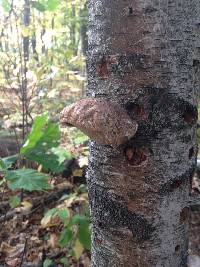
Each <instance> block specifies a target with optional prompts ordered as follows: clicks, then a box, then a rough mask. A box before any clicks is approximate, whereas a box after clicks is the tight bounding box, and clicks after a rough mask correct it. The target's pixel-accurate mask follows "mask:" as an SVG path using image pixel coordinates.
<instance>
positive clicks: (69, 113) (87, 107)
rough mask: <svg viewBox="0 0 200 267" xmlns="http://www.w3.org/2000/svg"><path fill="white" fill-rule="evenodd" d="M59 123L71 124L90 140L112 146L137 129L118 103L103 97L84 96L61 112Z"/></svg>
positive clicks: (134, 122)
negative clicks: (84, 97)
mask: <svg viewBox="0 0 200 267" xmlns="http://www.w3.org/2000/svg"><path fill="white" fill-rule="evenodd" d="M61 123H62V124H71V125H73V126H75V127H77V128H78V129H80V130H81V131H82V132H83V133H85V134H86V135H88V136H89V137H90V138H91V139H92V140H94V141H96V142H97V143H100V144H103V145H110V146H112V147H113V148H117V147H119V146H120V145H121V144H123V143H125V142H126V141H128V140H129V139H130V138H132V137H133V136H134V135H135V133H136V131H137V122H136V121H133V120H132V119H131V118H130V117H129V115H128V114H127V112H126V110H125V109H123V108H122V107H121V106H120V105H118V104H116V103H114V102H111V101H107V100H104V99H95V98H86V99H81V100H79V101H77V102H76V103H74V104H72V105H70V106H68V107H66V108H65V109H64V110H63V111H62V112H61Z"/></svg>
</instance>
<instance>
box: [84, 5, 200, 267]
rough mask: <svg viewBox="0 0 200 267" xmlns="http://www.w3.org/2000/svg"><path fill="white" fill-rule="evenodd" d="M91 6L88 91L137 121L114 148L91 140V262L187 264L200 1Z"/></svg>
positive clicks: (147, 266) (129, 266) (152, 266)
mask: <svg viewBox="0 0 200 267" xmlns="http://www.w3.org/2000/svg"><path fill="white" fill-rule="evenodd" d="M88 7H89V14H90V15H89V33H88V36H89V51H88V75H89V78H88V96H90V97H95V98H105V99H107V100H111V101H114V102H117V103H119V104H120V105H121V106H122V107H124V109H126V110H127V113H128V114H129V115H130V116H131V118H132V119H133V120H136V121H137V123H138V125H139V126H138V131H137V133H136V135H135V136H134V137H133V138H132V139H131V141H129V142H128V143H126V144H124V145H122V146H120V147H119V148H117V149H113V148H111V147H109V146H105V145H99V144H98V143H96V142H91V145H90V160H89V169H88V186H89V197H90V206H91V213H92V224H93V226H92V266H93V267H122V266H123V267H136V266H137V267H162V266H163V267H184V266H187V253H188V252H187V248H188V220H189V213H190V209H189V204H188V203H189V198H190V189H191V179H192V176H193V172H194V169H195V163H196V152H197V145H196V138H195V130H196V119H197V108H196V98H195V94H196V88H197V80H196V78H195V75H196V74H195V73H197V72H198V70H199V51H200V50H199V49H200V48H198V49H195V47H196V46H199V47H200V45H198V44H197V41H196V36H197V31H199V30H200V29H199V28H200V26H199V24H200V23H199V24H198V16H199V17H200V12H199V11H200V3H199V0H89V1H88ZM199 20H200V18H199Z"/></svg>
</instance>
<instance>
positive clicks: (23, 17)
mask: <svg viewBox="0 0 200 267" xmlns="http://www.w3.org/2000/svg"><path fill="white" fill-rule="evenodd" d="M85 2H86V1H85V0H61V1H58V0H40V1H29V0H18V1H14V0H13V1H10V0H0V58H1V62H0V118H1V125H2V126H4V127H5V126H9V127H10V126H14V125H15V126H18V125H21V127H22V126H23V127H24V126H25V129H24V136H23V139H24V137H25V135H26V133H27V131H28V126H29V125H30V124H32V120H33V118H34V117H35V116H36V115H38V114H41V113H42V112H44V111H46V110H48V111H49V113H50V115H51V116H52V117H53V118H54V119H56V120H57V119H58V116H57V115H58V114H59V111H60V110H61V109H62V108H63V107H64V106H65V105H66V104H68V103H71V102H73V101H74V100H75V99H77V98H80V97H81V96H83V95H84V88H85V81H86V79H85V76H86V75H85V57H84V56H85V52H86V49H87V34H86V29H87V27H86V24H87V9H86V3H85Z"/></svg>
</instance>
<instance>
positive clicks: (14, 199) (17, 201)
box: [9, 196, 21, 208]
mask: <svg viewBox="0 0 200 267" xmlns="http://www.w3.org/2000/svg"><path fill="white" fill-rule="evenodd" d="M20 203H21V200H20V198H19V197H18V196H12V197H10V198H9V204H10V206H11V208H16V207H17V206H19V205H20Z"/></svg>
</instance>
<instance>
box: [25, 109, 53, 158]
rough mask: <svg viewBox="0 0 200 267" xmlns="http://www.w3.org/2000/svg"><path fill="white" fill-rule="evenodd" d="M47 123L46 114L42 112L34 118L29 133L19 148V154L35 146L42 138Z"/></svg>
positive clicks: (27, 151)
mask: <svg viewBox="0 0 200 267" xmlns="http://www.w3.org/2000/svg"><path fill="white" fill-rule="evenodd" d="M47 123H48V114H47V113H44V114H42V115H41V116H38V117H36V118H35V120H34V123H33V126H32V129H31V132H30V134H29V135H28V137H27V139H26V142H25V144H24V145H23V147H22V148H21V150H20V153H21V154H27V153H30V151H31V149H33V148H35V146H36V145H37V143H38V142H39V141H40V140H41V138H44V131H45V129H46V125H47Z"/></svg>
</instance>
